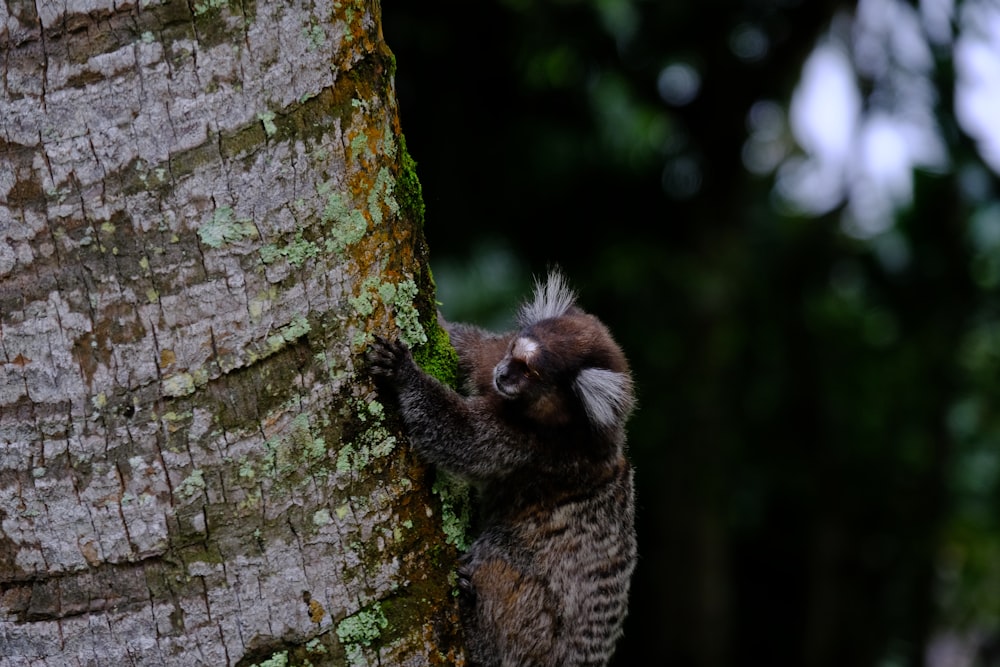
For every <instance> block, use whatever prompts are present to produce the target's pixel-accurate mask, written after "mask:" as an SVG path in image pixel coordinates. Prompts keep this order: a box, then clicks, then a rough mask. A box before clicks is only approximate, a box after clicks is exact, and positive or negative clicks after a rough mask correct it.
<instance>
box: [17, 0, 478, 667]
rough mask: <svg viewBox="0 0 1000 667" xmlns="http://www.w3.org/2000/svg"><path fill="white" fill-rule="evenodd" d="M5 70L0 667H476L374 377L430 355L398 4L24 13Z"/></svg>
mask: <svg viewBox="0 0 1000 667" xmlns="http://www.w3.org/2000/svg"><path fill="white" fill-rule="evenodd" d="M0 58H2V61H3V80H2V83H3V86H2V94H0V95H2V96H0V123H2V130H3V133H2V135H0V664H2V665H4V666H5V667H6V666H8V665H9V666H14V665H28V664H30V665H53V666H56V665H58V666H60V667H61V666H63V665H122V664H136V665H185V666H187V665H198V664H203V665H250V664H255V663H263V664H272V665H279V664H313V665H320V664H336V665H341V664H382V665H424V664H448V663H453V662H459V663H460V662H461V660H462V659H461V656H460V650H459V649H458V648H456V647H457V643H456V637H455V635H454V633H453V632H452V630H451V628H454V627H455V623H454V620H455V619H454V608H453V605H452V603H451V599H452V596H451V584H450V583H449V579H448V577H449V573H450V572H451V570H452V567H453V558H454V548H453V547H451V546H449V545H448V544H446V538H445V536H444V532H443V531H442V519H443V518H444V519H446V520H447V519H449V518H450V517H447V516H445V517H443V516H442V509H443V508H444V509H447V506H448V505H449V504H450V503H449V502H442V501H441V500H439V499H438V498H436V497H434V496H433V495H432V494H431V492H430V489H429V484H428V479H427V473H426V470H425V468H423V467H422V466H421V465H420V464H419V463H418V462H417V461H416V460H415V459H414V458H413V457H412V456H411V455H410V454H409V452H408V450H407V449H406V448H405V447H404V446H402V442H401V440H400V438H399V433H398V432H397V431H396V430H395V427H394V425H393V424H392V423H390V422H389V421H388V420H386V419H385V418H384V416H383V411H382V406H381V405H380V404H379V403H378V402H377V400H375V393H374V390H373V388H372V385H371V383H370V381H369V380H368V378H367V376H366V374H365V373H364V372H363V369H362V368H360V367H359V365H360V359H361V357H360V352H361V351H362V349H363V347H364V343H365V340H366V338H367V337H368V336H369V335H370V334H369V333H368V332H369V331H372V330H379V331H382V332H383V333H385V334H387V335H388V334H389V333H390V332H391V331H392V330H393V329H394V328H397V327H398V329H399V334H398V335H400V336H402V337H404V339H406V340H407V341H408V342H409V343H411V345H415V346H418V348H419V350H418V351H422V357H423V358H424V359H425V361H427V360H429V361H434V360H435V356H436V355H437V354H439V353H438V352H436V351H435V350H436V349H437V346H436V345H435V341H438V340H439V338H438V337H437V335H436V334H437V333H438V330H437V329H436V324H434V314H433V313H434V308H433V294H432V284H431V282H430V279H429V273H428V271H427V266H426V250H425V246H424V241H423V233H422V229H421V224H422V220H421V217H422V204H421V203H420V193H419V185H418V184H417V182H416V180H415V177H414V176H413V173H412V167H413V165H412V162H411V161H410V160H409V158H408V157H407V155H406V152H405V145H404V144H403V143H402V141H401V136H400V134H399V126H398V118H397V112H396V103H395V99H394V94H393V82H392V75H393V59H392V55H391V54H390V53H389V51H388V49H387V48H386V47H385V45H384V44H383V41H382V37H381V27H380V11H379V6H378V3H377V2H374V1H360V0H359V1H352V0H341V1H332V2H328V1H324V0H310V1H309V2H296V3H269V2H252V1H248V2H243V3H238V2H221V1H219V0H191V1H190V2H178V1H175V0H166V1H164V2H156V1H155V0H151V1H147V0H143V1H141V2H139V3H129V2H125V3H122V2H111V1H110V0H91V1H90V2H84V1H83V0H69V1H68V2H63V3H49V2H38V3H31V2H15V1H10V2H7V3H6V5H5V6H0ZM391 335H396V334H391ZM428 337H429V338H430V343H426V344H422V345H421V343H423V341H425V340H427V338H428ZM442 354H443V353H442ZM444 365H445V366H446V365H447V364H444Z"/></svg>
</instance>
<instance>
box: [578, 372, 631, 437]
mask: <svg viewBox="0 0 1000 667" xmlns="http://www.w3.org/2000/svg"><path fill="white" fill-rule="evenodd" d="M573 388H574V389H575V390H576V393H577V395H578V396H579V397H580V400H581V401H583V407H584V409H585V410H586V411H587V416H588V417H590V421H591V422H593V424H594V425H595V426H598V427H600V428H613V427H615V426H618V425H621V423H622V422H624V421H625V418H626V417H628V415H629V413H630V412H631V411H632V407H633V404H634V402H635V400H634V398H633V396H632V378H630V377H629V376H628V375H626V374H625V373H616V372H615V371H609V370H606V369H603V368H584V369H583V370H582V371H580V374H579V375H577V377H576V381H575V382H574V383H573Z"/></svg>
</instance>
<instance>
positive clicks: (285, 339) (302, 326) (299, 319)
mask: <svg viewBox="0 0 1000 667" xmlns="http://www.w3.org/2000/svg"><path fill="white" fill-rule="evenodd" d="M310 329H311V327H310V325H309V320H307V319H306V318H305V316H304V315H296V316H295V317H293V318H292V321H291V322H289V323H288V324H286V325H285V326H283V327H281V328H280V329H278V331H277V333H275V334H272V335H271V336H268V338H267V347H268V350H269V351H270V352H271V353H274V352H277V351H278V350H280V349H282V348H283V347H285V346H286V345H288V344H289V343H294V342H295V341H297V340H298V339H299V338H302V337H303V336H305V335H306V334H308V333H309V331H310Z"/></svg>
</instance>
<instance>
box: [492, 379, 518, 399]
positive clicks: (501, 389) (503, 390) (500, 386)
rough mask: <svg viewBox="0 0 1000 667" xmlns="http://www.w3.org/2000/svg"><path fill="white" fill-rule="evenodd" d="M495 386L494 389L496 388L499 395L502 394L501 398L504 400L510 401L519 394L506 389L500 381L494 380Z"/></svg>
mask: <svg viewBox="0 0 1000 667" xmlns="http://www.w3.org/2000/svg"><path fill="white" fill-rule="evenodd" d="M493 386H494V388H496V390H497V393H498V394H500V396H502V397H503V398H506V399H508V400H509V399H512V398H515V397H516V396H517V392H516V391H514V390H513V389H511V388H509V387H504V386H503V384H502V383H501V382H500V380H497V379H494V380H493Z"/></svg>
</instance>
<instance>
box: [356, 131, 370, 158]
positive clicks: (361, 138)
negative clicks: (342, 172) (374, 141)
mask: <svg viewBox="0 0 1000 667" xmlns="http://www.w3.org/2000/svg"><path fill="white" fill-rule="evenodd" d="M362 156H364V157H371V155H370V151H369V150H368V136H367V135H366V134H365V133H364V132H358V133H357V134H356V135H354V138H353V139H351V159H352V160H354V161H357V159H358V158H359V157H362Z"/></svg>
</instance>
